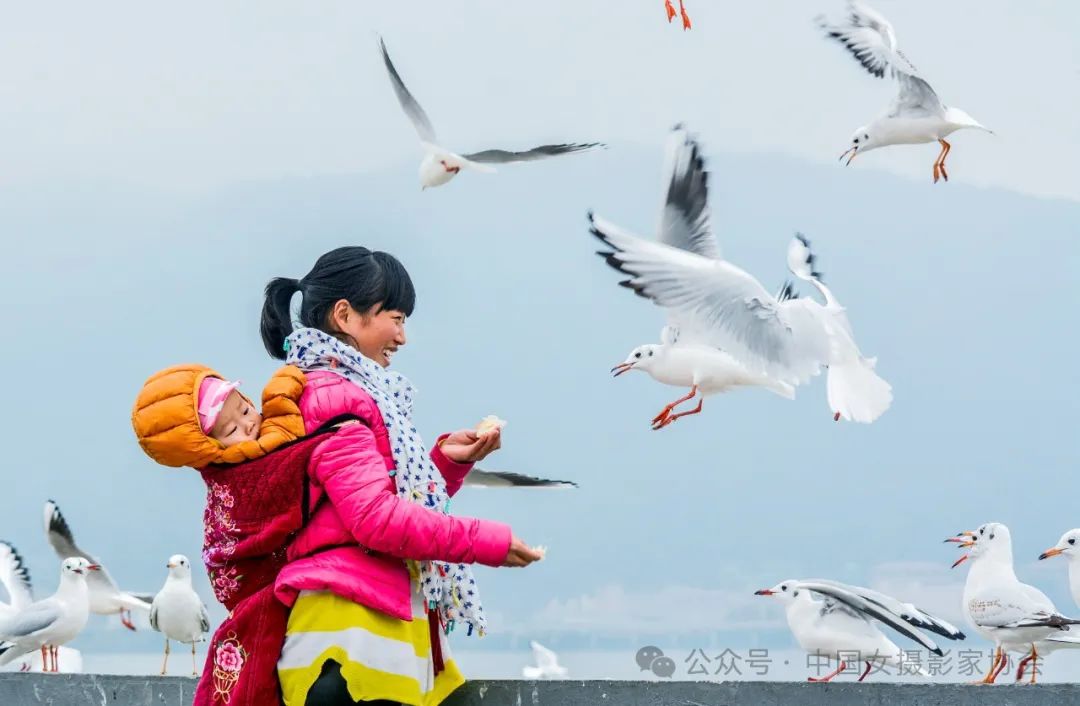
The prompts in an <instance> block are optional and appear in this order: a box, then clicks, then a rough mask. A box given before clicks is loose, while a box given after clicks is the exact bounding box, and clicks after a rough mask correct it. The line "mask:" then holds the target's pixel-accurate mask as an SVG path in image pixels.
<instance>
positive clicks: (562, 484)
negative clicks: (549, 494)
mask: <svg viewBox="0 0 1080 706" xmlns="http://www.w3.org/2000/svg"><path fill="white" fill-rule="evenodd" d="M464 484H465V485H471V486H476V487H481V488H576V487H578V485H577V483H574V482H573V481H568V480H551V479H549V478H537V477H535V476H527V475H524V474H522V473H511V472H509V471H488V470H484V469H481V468H473V469H472V470H471V471H469V474H468V475H467V476H465V483H464Z"/></svg>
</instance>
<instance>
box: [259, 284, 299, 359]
mask: <svg viewBox="0 0 1080 706" xmlns="http://www.w3.org/2000/svg"><path fill="white" fill-rule="evenodd" d="M298 291H300V282H299V281H298V280H295V279H290V278H289V277H275V278H274V279H272V280H270V284H268V285H266V298H265V300H264V301H263V309H262V320H261V321H260V322H259V331H260V333H262V340H263V345H264V346H266V352H267V353H269V354H270V357H272V358H277V359H279V360H285V338H286V337H287V336H288V335H289V334H290V333H292V330H293V326H292V312H291V310H290V306H289V305H290V304H291V303H292V298H293V295H294V294H296V293H297V292H298Z"/></svg>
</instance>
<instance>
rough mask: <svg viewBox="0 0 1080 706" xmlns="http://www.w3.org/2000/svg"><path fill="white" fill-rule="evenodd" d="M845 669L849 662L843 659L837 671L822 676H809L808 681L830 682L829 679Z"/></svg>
mask: <svg viewBox="0 0 1080 706" xmlns="http://www.w3.org/2000/svg"><path fill="white" fill-rule="evenodd" d="M845 669H847V664H845V663H844V662H843V661H841V662H840V666H839V667H837V668H836V671H835V672H832V673H831V674H826V675H825V676H823V677H821V678H814V677H807V679H806V681H812V682H820V683H825V682H829V681H832V678H833V677H835V676H836V675H837V674H839V673H840V672H842V671H844V670H845Z"/></svg>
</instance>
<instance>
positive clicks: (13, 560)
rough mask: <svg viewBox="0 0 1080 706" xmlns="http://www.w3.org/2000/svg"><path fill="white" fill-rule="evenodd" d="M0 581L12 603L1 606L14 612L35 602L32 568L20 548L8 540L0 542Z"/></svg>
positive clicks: (0, 604)
mask: <svg viewBox="0 0 1080 706" xmlns="http://www.w3.org/2000/svg"><path fill="white" fill-rule="evenodd" d="M0 583H2V584H3V585H4V590H5V591H7V595H8V600H9V601H10V604H2V603H0V606H3V607H5V608H10V609H11V611H12V612H14V611H18V610H20V609H22V608H24V607H26V606H28V605H30V604H31V603H33V602H34V596H33V590H32V587H31V582H30V570H29V569H28V568H26V562H25V561H24V560H23V558H22V556H21V555H20V554H19V552H18V550H17V549H15V547H14V546H13V545H11V544H9V543H8V542H0Z"/></svg>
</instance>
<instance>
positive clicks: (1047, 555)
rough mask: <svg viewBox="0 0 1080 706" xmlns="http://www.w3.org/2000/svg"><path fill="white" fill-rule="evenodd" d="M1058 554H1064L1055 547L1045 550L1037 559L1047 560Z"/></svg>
mask: <svg viewBox="0 0 1080 706" xmlns="http://www.w3.org/2000/svg"><path fill="white" fill-rule="evenodd" d="M1058 554H1064V552H1063V551H1061V550H1060V549H1058V548H1057V547H1052V548H1050V549H1047V550H1046V551H1045V552H1043V553H1042V554H1040V555H1039V558H1040V559H1049V558H1050V557H1052V556H1057V555H1058Z"/></svg>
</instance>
